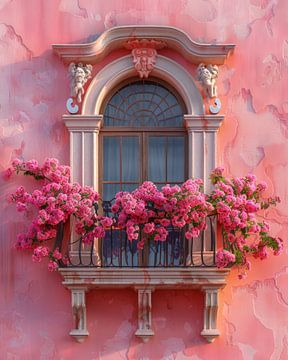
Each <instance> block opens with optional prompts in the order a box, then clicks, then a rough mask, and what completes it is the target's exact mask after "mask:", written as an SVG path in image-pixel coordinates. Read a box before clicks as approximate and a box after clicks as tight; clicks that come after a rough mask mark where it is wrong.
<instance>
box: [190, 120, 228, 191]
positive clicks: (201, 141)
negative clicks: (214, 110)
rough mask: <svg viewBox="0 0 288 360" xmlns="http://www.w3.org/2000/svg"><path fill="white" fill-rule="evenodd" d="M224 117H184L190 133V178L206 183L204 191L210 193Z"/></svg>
mask: <svg viewBox="0 0 288 360" xmlns="http://www.w3.org/2000/svg"><path fill="white" fill-rule="evenodd" d="M223 120H224V116H223V115H204V116H193V115H184V122H185V126H186V129H187V131H188V176H189V177H190V178H200V179H203V181H204V190H205V191H206V192H209V191H210V190H211V184H210V181H209V175H210V173H211V171H212V170H213V169H214V168H215V166H216V155H217V136H216V133H217V131H218V130H219V128H220V126H221V124H222V121H223Z"/></svg>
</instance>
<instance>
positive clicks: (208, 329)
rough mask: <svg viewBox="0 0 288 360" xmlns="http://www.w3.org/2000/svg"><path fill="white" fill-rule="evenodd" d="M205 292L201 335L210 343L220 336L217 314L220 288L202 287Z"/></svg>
mask: <svg viewBox="0 0 288 360" xmlns="http://www.w3.org/2000/svg"><path fill="white" fill-rule="evenodd" d="M202 290H203V291H205V304H204V328H203V330H202V331H201V335H202V336H203V337H204V338H205V339H206V340H207V341H208V342H210V343H211V342H213V341H214V340H215V338H216V337H217V336H219V335H220V332H219V330H218V329H217V312H218V291H219V289H218V288H213V287H208V286H207V287H205V286H203V287H202Z"/></svg>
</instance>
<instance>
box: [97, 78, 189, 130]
mask: <svg viewBox="0 0 288 360" xmlns="http://www.w3.org/2000/svg"><path fill="white" fill-rule="evenodd" d="M183 114H184V109H183V107H182V105H181V104H180V103H179V101H178V100H177V98H176V96H175V95H174V94H173V93H172V92H171V91H170V90H168V89H167V88H165V87H164V86H162V85H160V84H158V83H156V82H152V81H145V82H144V81H137V82H134V83H131V84H128V85H126V86H124V87H123V88H122V89H120V90H118V91H117V92H116V93H115V94H114V95H113V96H112V98H111V99H110V101H109V102H108V104H107V106H106V108H105V112H104V126H131V127H143V126H149V127H155V126H163V127H171V126H173V127H182V126H183Z"/></svg>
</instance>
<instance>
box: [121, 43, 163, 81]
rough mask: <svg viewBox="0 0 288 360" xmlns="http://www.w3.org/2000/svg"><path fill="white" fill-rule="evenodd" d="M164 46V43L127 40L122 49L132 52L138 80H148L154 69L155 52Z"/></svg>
mask: <svg viewBox="0 0 288 360" xmlns="http://www.w3.org/2000/svg"><path fill="white" fill-rule="evenodd" d="M165 46H166V43H165V42H164V41H156V40H153V39H152V40H147V39H140V40H139V39H135V40H128V41H127V42H126V43H125V44H124V47H125V48H126V49H128V50H132V56H133V63H134V66H135V70H136V71H137V72H138V75H139V77H140V79H143V78H146V79H147V78H148V76H149V74H150V72H151V71H152V70H153V69H154V66H155V64H156V58H157V50H156V49H162V48H163V47H165Z"/></svg>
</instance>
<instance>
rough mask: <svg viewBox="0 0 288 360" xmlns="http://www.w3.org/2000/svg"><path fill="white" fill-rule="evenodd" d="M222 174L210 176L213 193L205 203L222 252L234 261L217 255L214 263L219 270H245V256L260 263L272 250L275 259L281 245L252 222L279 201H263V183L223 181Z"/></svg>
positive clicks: (250, 178) (262, 224)
mask: <svg viewBox="0 0 288 360" xmlns="http://www.w3.org/2000/svg"><path fill="white" fill-rule="evenodd" d="M223 171H224V169H223V168H217V169H215V170H214V171H213V172H212V174H211V181H212V183H213V184H214V185H215V189H214V190H213V191H212V193H211V195H210V196H209V201H210V202H211V204H212V205H213V207H214V209H215V214H217V219H218V222H219V223H220V224H221V225H222V229H223V234H224V243H225V249H226V250H227V251H229V254H231V253H232V255H233V254H234V260H233V257H231V256H228V254H227V253H224V252H223V251H220V252H218V254H217V257H216V263H217V265H218V266H219V267H223V266H226V265H228V264H229V263H236V264H237V265H239V266H240V267H242V270H243V268H244V269H246V270H247V263H248V261H247V255H248V254H249V253H251V254H253V256H254V257H255V258H259V259H261V260H263V259H265V258H266V257H267V256H268V248H270V249H272V250H273V253H274V255H279V254H280V253H281V252H282V250H283V241H282V240H281V239H280V238H273V237H271V236H270V235H269V234H268V232H269V225H268V223H267V222H265V221H262V222H260V221H258V220H257V218H256V213H257V212H258V211H259V210H261V209H267V208H268V207H269V206H270V205H275V204H276V203H277V202H279V198H277V197H276V198H269V199H267V200H265V199H263V192H264V191H265V190H266V188H267V185H266V184H265V183H263V182H262V183H259V184H257V182H256V177H255V176H254V175H247V176H245V177H238V178H232V179H227V178H225V177H224V176H223ZM249 239H250V240H249ZM251 239H252V241H251ZM226 250H224V251H226ZM249 268H250V266H249ZM243 275H245V271H244V273H243V271H242V274H241V277H243Z"/></svg>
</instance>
